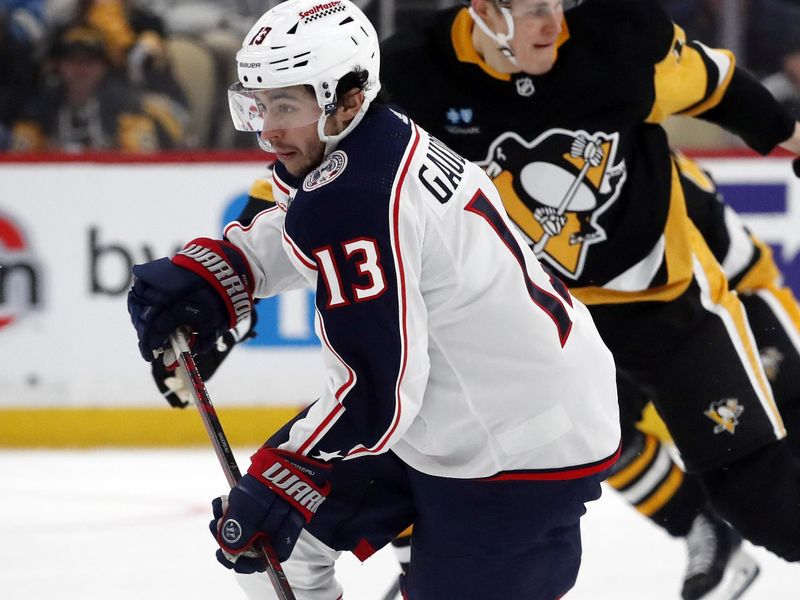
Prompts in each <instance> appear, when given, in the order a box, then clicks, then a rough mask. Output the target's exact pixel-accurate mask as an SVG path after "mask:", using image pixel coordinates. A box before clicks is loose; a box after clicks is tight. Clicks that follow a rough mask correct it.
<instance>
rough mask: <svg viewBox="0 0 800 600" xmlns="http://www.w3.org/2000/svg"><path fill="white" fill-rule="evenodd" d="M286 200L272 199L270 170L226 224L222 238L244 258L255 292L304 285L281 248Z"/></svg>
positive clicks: (268, 293) (270, 292)
mask: <svg viewBox="0 0 800 600" xmlns="http://www.w3.org/2000/svg"><path fill="white" fill-rule="evenodd" d="M285 216H286V209H285V204H284V205H280V204H278V203H277V202H276V201H275V196H274V193H273V187H272V176H271V172H270V173H268V175H267V176H266V177H264V178H259V179H257V180H256V181H255V182H254V183H253V185H252V186H251V188H250V193H249V197H248V200H247V204H246V205H245V207H244V209H243V210H242V212H241V214H240V215H239V217H238V219H237V220H236V221H233V222H231V223H229V224H228V225H227V226H226V227H225V238H226V239H227V240H228V241H230V242H231V243H233V244H235V245H236V246H237V247H238V248H239V249H240V250H241V251H242V253H243V254H244V256H245V258H246V259H247V261H248V263H249V265H250V269H251V270H252V272H253V277H254V278H255V282H254V286H255V292H254V295H255V296H257V297H259V298H267V297H270V296H275V295H277V294H280V293H282V292H288V291H291V290H294V289H298V288H301V287H304V286H305V285H307V282H306V280H305V279H304V278H303V276H302V275H301V274H300V273H299V272H298V271H297V269H295V267H294V265H293V264H292V262H291V261H290V260H289V258H288V257H287V255H286V252H285V251H284V249H283V241H282V238H283V224H284V220H285Z"/></svg>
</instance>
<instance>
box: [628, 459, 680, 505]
mask: <svg viewBox="0 0 800 600" xmlns="http://www.w3.org/2000/svg"><path fill="white" fill-rule="evenodd" d="M682 483H683V471H681V470H680V468H679V467H678V465H672V469H671V470H670V472H669V476H668V477H667V478H666V479H665V480H664V483H662V484H661V485H660V486H659V487H658V489H657V490H656V491H655V492H654V493H653V494H652V495H650V496H649V497H648V498H647V500H645V501H644V502H641V503H640V504H637V505H636V507H635V508H636V510H637V511H639V512H640V513H642V514H643V515H644V516H645V517H649V516H652V515H654V514H655V513H657V512H658V511H659V510H661V509H662V508H664V506H665V505H666V504H667V502H669V501H670V500H671V499H672V497H673V496H675V492H677V491H678V489H679V488H680V487H681V484H682Z"/></svg>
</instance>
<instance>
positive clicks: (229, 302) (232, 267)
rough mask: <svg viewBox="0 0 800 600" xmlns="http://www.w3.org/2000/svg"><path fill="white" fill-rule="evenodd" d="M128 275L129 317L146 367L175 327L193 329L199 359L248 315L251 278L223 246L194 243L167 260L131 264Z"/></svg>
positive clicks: (239, 257)
mask: <svg viewBox="0 0 800 600" xmlns="http://www.w3.org/2000/svg"><path fill="white" fill-rule="evenodd" d="M133 274H134V280H133V287H132V288H131V291H130V292H129V293H128V313H129V314H130V316H131V322H132V323H133V326H134V328H135V329H136V334H137V335H138V337H139V352H140V353H141V355H142V358H144V359H145V360H146V361H148V362H150V361H152V360H153V350H157V349H160V348H163V347H164V346H166V345H167V340H168V338H169V336H170V335H171V334H172V333H173V332H174V331H175V330H176V329H178V328H179V327H183V326H187V327H189V328H190V329H191V330H192V334H193V335H192V340H191V341H192V344H193V347H194V349H195V351H196V352H198V353H201V354H202V353H203V352H205V351H207V350H208V349H209V348H210V347H211V346H212V345H213V344H214V342H215V341H216V339H217V338H218V337H220V336H221V335H222V334H223V333H225V332H226V331H228V330H229V329H232V328H233V327H235V326H236V324H237V322H239V321H241V320H243V319H245V318H246V317H248V316H250V314H251V312H252V308H253V296H252V291H253V287H252V286H253V283H252V282H253V276H252V274H251V272H250V268H249V266H248V264H247V261H246V260H245V258H244V256H243V255H242V254H241V252H240V251H239V250H238V248H236V247H235V246H234V245H233V244H230V243H229V242H226V241H222V240H211V239H208V238H197V239H195V240H192V241H191V242H189V243H188V244H187V245H186V246H185V247H184V249H183V250H181V251H180V252H179V253H178V254H176V255H175V256H173V257H172V259H168V258H161V259H159V260H155V261H152V262H149V263H145V264H143V265H134V267H133Z"/></svg>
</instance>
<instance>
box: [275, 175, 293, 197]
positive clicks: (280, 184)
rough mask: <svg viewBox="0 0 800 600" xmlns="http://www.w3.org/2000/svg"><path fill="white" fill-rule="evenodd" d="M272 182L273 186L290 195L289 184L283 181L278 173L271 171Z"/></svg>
mask: <svg viewBox="0 0 800 600" xmlns="http://www.w3.org/2000/svg"><path fill="white" fill-rule="evenodd" d="M272 182H273V183H274V184H275V187H276V188H278V189H279V190H280V191H282V192H283V193H284V194H286V195H287V196H289V195H291V190H289V186H288V185H286V184H285V183H283V182H282V181H281V180H280V178H279V177H278V175H277V174H276V173H275V172H273V173H272Z"/></svg>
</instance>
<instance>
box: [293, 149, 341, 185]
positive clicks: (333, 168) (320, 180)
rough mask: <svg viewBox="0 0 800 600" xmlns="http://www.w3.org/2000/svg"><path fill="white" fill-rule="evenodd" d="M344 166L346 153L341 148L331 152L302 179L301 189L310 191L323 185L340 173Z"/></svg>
mask: <svg viewBox="0 0 800 600" xmlns="http://www.w3.org/2000/svg"><path fill="white" fill-rule="evenodd" d="M346 168H347V154H345V153H344V152H343V151H341V150H337V151H336V152H333V153H331V155H330V156H328V158H326V159H325V160H324V161H323V162H322V164H321V165H320V166H319V167H317V168H316V169H314V170H313V171H311V173H309V174H308V175H307V176H306V178H305V179H304V180H303V189H304V190H305V191H306V192H310V191H312V190H315V189H317V188H320V187H322V186H323V185H327V184H329V183H330V182H331V181H333V180H334V179H336V178H337V177H338V176H339V175H341V174H342V173H343V172H344V170H345V169H346Z"/></svg>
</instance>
